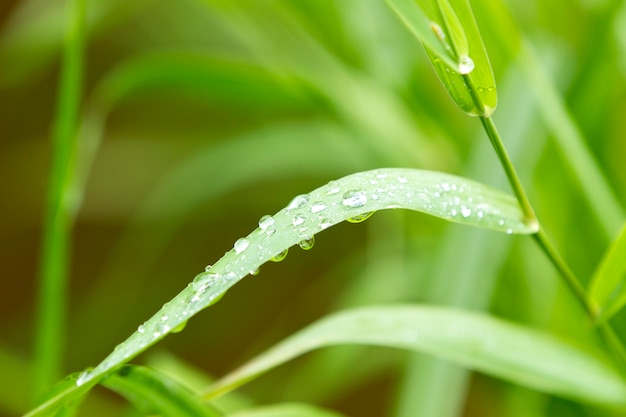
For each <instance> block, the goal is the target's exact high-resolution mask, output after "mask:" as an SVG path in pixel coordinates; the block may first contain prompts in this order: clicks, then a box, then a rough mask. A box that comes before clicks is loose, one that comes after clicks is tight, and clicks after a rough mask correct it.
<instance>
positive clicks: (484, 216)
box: [76, 168, 537, 386]
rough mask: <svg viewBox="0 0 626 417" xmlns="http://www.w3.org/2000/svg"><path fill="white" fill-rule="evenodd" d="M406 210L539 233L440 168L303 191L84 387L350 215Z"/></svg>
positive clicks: (502, 198)
mask: <svg viewBox="0 0 626 417" xmlns="http://www.w3.org/2000/svg"><path fill="white" fill-rule="evenodd" d="M391 208H405V209H409V210H415V211H420V212H423V213H427V214H430V215H433V216H436V217H440V218H443V219H446V220H449V221H452V222H457V223H461V224H466V225H470V226H476V227H482V228H486V229H491V230H495V231H500V232H506V233H517V234H532V233H535V232H536V231H537V225H536V224H527V223H526V222H525V220H524V217H523V214H522V212H521V210H520V208H519V206H518V204H517V201H516V200H515V199H514V198H513V197H512V196H510V195H507V194H505V193H503V192H501V191H498V190H495V189H492V188H490V187H487V186H485V185H482V184H480V183H477V182H474V181H471V180H467V179H464V178H460V177H456V176H453V175H449V174H443V173H438V172H432V171H422V170H415V169H407V168H386V169H379V170H373V171H366V172H361V173H357V174H352V175H349V176H347V177H344V178H342V179H340V180H337V181H331V182H329V183H328V184H326V185H324V186H322V187H320V188H318V189H316V190H314V191H313V192H311V193H310V194H306V195H300V196H297V197H296V198H294V199H293V201H291V203H290V204H289V205H288V206H287V207H286V208H284V209H283V210H281V211H280V212H278V213H277V214H276V215H275V216H273V217H271V216H264V217H263V218H262V219H261V220H260V221H259V228H257V229H256V230H254V231H253V232H252V233H251V234H249V235H248V236H247V237H245V238H241V239H239V240H238V241H237V242H235V244H234V247H233V249H231V250H230V251H229V252H227V253H226V254H225V255H224V256H223V257H222V258H221V259H220V260H219V261H217V262H216V263H215V265H213V267H211V268H210V269H208V270H207V271H205V272H203V273H201V274H199V275H198V276H196V278H195V279H194V280H193V282H191V283H190V284H189V285H188V286H187V288H185V289H184V290H183V291H181V292H180V293H179V294H178V295H177V296H176V297H174V298H173V299H172V300H171V301H170V302H168V303H166V304H165V305H164V306H163V307H162V308H161V310H160V311H159V312H157V313H156V314H155V315H154V316H153V317H152V318H150V319H149V320H148V321H146V322H145V323H144V324H142V325H140V326H139V327H138V328H137V331H136V332H135V333H133V334H132V335H131V336H130V337H129V338H128V339H126V341H124V342H122V343H121V344H119V345H118V346H117V347H116V348H115V350H114V351H113V352H112V353H111V354H110V355H109V356H108V357H107V358H105V359H104V360H103V361H102V362H101V363H100V364H99V365H98V366H96V368H94V369H93V370H92V371H85V372H83V373H82V374H81V376H80V377H79V378H78V380H77V381H76V384H77V385H79V386H80V385H83V384H85V383H91V382H93V381H98V380H99V379H100V378H102V377H103V376H105V375H106V374H108V373H110V372H111V371H112V370H114V369H116V368H117V367H119V366H121V365H123V364H124V363H125V362H127V361H128V360H130V359H131V358H133V357H135V356H137V355H138V354H139V353H141V352H142V351H144V350H145V349H147V348H148V347H149V346H151V345H153V344H155V343H157V342H158V341H159V340H161V339H162V338H164V337H165V336H166V335H167V334H169V333H171V332H175V331H176V330H177V329H180V328H181V326H184V324H185V323H186V321H187V320H188V319H189V318H190V317H192V316H193V315H195V314H196V313H198V312H199V311H201V310H203V309H205V308H206V307H208V306H210V305H212V304H214V303H216V302H217V301H218V300H219V299H220V298H221V297H222V296H223V295H224V293H225V292H226V291H227V290H228V289H229V288H230V287H232V286H233V285H235V283H237V282H238V281H239V280H241V279H242V278H243V277H244V276H246V275H248V274H249V273H252V272H254V271H257V270H258V269H259V268H260V266H261V265H262V264H264V263H265V262H267V261H269V260H271V259H274V260H277V258H276V257H277V256H278V255H280V254H283V253H285V251H286V250H287V249H288V248H289V247H291V246H293V245H296V244H298V245H299V246H301V247H302V248H303V249H310V248H311V247H312V246H313V242H314V236H315V234H317V233H318V232H320V231H322V230H324V229H327V228H328V227H330V226H332V225H334V224H337V223H339V222H342V221H344V220H348V221H353V222H358V221H363V220H364V219H366V218H367V217H368V216H369V214H370V213H372V212H374V211H376V210H383V209H391Z"/></svg>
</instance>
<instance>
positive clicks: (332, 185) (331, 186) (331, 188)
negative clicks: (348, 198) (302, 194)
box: [326, 180, 341, 195]
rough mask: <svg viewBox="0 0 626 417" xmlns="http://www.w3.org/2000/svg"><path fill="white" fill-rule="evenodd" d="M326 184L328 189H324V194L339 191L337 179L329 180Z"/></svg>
mask: <svg viewBox="0 0 626 417" xmlns="http://www.w3.org/2000/svg"><path fill="white" fill-rule="evenodd" d="M326 186H327V187H328V190H327V191H326V195H334V194H337V193H338V192H339V191H341V186H340V185H339V183H338V182H337V181H334V180H333V181H329V182H328V184H327V185H326Z"/></svg>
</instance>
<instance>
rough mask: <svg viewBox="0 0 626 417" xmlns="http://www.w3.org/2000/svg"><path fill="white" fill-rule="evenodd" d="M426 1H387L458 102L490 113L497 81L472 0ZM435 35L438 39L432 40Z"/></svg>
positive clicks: (473, 111)
mask: <svg viewBox="0 0 626 417" xmlns="http://www.w3.org/2000/svg"><path fill="white" fill-rule="evenodd" d="M427 3H432V1H430V2H426V1H422V2H420V4H421V5H422V7H421V8H420V7H418V5H417V4H416V3H415V2H413V1H411V0H388V1H387V4H389V6H390V7H391V8H392V9H393V10H394V11H395V12H396V14H397V15H398V16H399V17H400V19H401V20H402V21H403V22H404V23H405V24H406V25H407V26H408V27H409V29H410V30H411V31H412V32H413V33H414V34H415V35H416V36H417V37H418V38H419V39H420V40H421V41H422V43H423V44H424V47H425V49H426V52H427V54H428V57H429V58H430V60H431V62H432V63H433V66H434V68H435V71H436V72H437V75H438V76H439V79H440V80H441V82H442V83H443V84H444V86H445V88H446V90H447V91H448V93H449V94H450V96H451V97H452V99H453V100H454V101H455V102H456V103H457V105H458V106H459V107H460V108H461V109H462V110H463V111H465V112H466V113H468V114H470V115H472V116H478V115H480V116H489V115H491V114H492V113H493V112H494V110H495V108H496V105H497V93H496V82H495V78H494V76H493V71H492V69H491V64H490V63H489V57H488V56H487V51H486V49H485V46H484V44H483V41H482V38H481V36H480V31H479V30H478V25H477V24H476V20H475V19H474V14H473V13H472V9H471V7H470V4H469V2H468V1H467V0H451V1H450V2H448V1H446V0H440V1H438V2H437V4H438V7H433V5H432V4H430V6H429V5H428V4H427ZM423 10H425V11H426V12H424V11H423ZM432 35H434V37H435V39H436V40H437V42H432ZM447 39H450V40H451V42H449V43H448V41H447ZM442 50H443V52H442ZM450 56H452V58H451V59H450ZM451 60H452V63H451V62H450V61H451Z"/></svg>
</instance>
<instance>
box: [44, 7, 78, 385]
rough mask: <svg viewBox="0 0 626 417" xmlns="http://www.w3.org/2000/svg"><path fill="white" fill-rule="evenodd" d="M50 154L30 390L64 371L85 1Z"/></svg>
mask: <svg viewBox="0 0 626 417" xmlns="http://www.w3.org/2000/svg"><path fill="white" fill-rule="evenodd" d="M69 4H70V7H69V8H68V10H69V12H68V17H67V29H66V34H65V41H64V49H63V61H62V71H61V76H60V77H61V78H60V81H59V92H58V107H57V113H56V115H55V120H54V128H53V134H52V136H53V141H52V145H53V153H52V155H53V159H52V166H51V173H50V187H49V196H48V204H47V208H46V220H45V230H44V236H43V242H42V248H41V255H40V256H41V259H40V265H39V285H40V287H39V289H38V302H37V306H38V309H37V326H36V335H35V341H34V348H35V366H34V367H33V370H34V371H35V377H34V379H33V386H32V387H33V394H34V395H35V396H37V395H40V394H41V393H42V392H43V391H44V390H45V389H46V387H47V386H48V385H49V384H51V383H52V382H54V381H55V380H56V379H58V378H59V377H60V376H61V375H63V372H64V370H63V369H64V356H65V339H66V331H65V327H66V323H65V322H66V309H67V302H68V300H67V294H66V291H67V285H68V283H67V281H68V274H69V272H68V270H69V267H68V264H69V251H70V235H71V231H72V224H73V219H74V215H75V206H74V200H73V197H74V196H73V195H72V191H73V190H72V189H71V186H70V185H71V177H72V175H73V168H74V157H75V154H74V152H75V149H74V148H75V141H76V133H77V126H78V112H79V106H80V100H81V90H82V78H83V75H82V73H83V49H84V42H85V40H84V32H85V28H84V25H85V23H84V19H85V17H84V15H85V1H84V0H72V1H70V2H69Z"/></svg>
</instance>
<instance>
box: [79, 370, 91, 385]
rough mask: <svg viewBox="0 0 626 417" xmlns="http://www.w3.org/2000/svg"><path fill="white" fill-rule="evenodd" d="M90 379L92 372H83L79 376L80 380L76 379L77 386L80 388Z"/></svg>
mask: <svg viewBox="0 0 626 417" xmlns="http://www.w3.org/2000/svg"><path fill="white" fill-rule="evenodd" d="M90 379H91V370H85V371H83V372H81V373H80V375H78V378H76V386H77V387H80V386H81V385H83V384H84V383H85V382H87V381H89V380H90Z"/></svg>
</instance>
